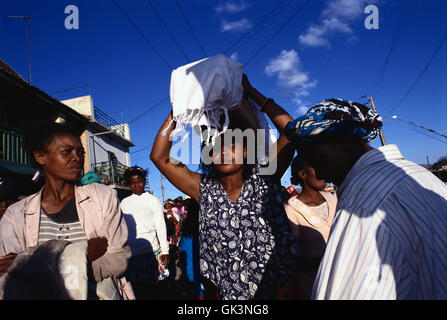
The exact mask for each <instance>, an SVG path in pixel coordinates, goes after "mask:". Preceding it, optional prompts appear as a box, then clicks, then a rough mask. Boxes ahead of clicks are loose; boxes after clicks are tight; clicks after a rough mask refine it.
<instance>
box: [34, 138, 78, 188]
mask: <svg viewBox="0 0 447 320" xmlns="http://www.w3.org/2000/svg"><path fill="white" fill-rule="evenodd" d="M84 155H85V151H84V148H83V147H82V144H81V140H80V139H79V137H75V136H72V135H70V134H59V135H56V136H54V137H53V139H52V140H51V141H50V142H49V143H48V145H47V146H46V150H45V151H35V152H34V157H35V159H36V161H37V162H38V163H39V164H40V165H41V166H42V168H43V171H44V172H45V176H47V177H51V178H56V179H59V180H64V181H69V182H75V181H78V180H79V176H80V175H81V172H82V169H83V168H84Z"/></svg>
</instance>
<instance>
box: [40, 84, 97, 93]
mask: <svg viewBox="0 0 447 320" xmlns="http://www.w3.org/2000/svg"><path fill="white" fill-rule="evenodd" d="M85 87H88V88H89V92H90V84H84V85H82V86H77V87H73V88H68V89H62V90H58V91H53V92H49V94H55V93H61V92H66V91H71V90H74V89H79V88H85Z"/></svg>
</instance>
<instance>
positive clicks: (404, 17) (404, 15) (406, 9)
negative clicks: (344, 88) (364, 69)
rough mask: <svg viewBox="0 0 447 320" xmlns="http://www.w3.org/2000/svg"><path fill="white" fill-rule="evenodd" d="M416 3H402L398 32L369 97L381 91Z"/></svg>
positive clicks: (394, 36)
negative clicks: (392, 55)
mask: <svg viewBox="0 0 447 320" xmlns="http://www.w3.org/2000/svg"><path fill="white" fill-rule="evenodd" d="M416 1H417V0H414V1H413V2H410V1H404V2H402V10H401V13H400V17H399V20H398V23H397V27H396V31H395V33H394V35H393V38H392V41H391V46H390V48H389V50H388V54H387V56H386V57H385V61H384V63H383V64H382V67H381V68H380V71H379V72H378V74H377V77H376V78H375V80H374V82H373V84H372V86H371V88H370V90H369V91H368V92H370V94H369V95H375V94H376V93H377V91H378V90H379V87H380V84H381V83H382V81H383V77H384V75H385V70H386V67H387V66H388V62H389V60H390V58H391V54H392V53H393V51H394V49H395V47H396V45H397V43H398V42H399V39H400V37H401V36H402V33H403V30H404V29H405V26H406V25H407V23H408V21H409V19H410V17H411V15H412V14H413V12H414V9H415V6H416Z"/></svg>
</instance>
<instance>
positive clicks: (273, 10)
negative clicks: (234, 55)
mask: <svg viewBox="0 0 447 320" xmlns="http://www.w3.org/2000/svg"><path fill="white" fill-rule="evenodd" d="M176 1H177V0H176ZM286 1H287V0H282V1H281V2H280V3H279V4H278V5H276V7H274V8H273V9H272V10H271V11H270V12H269V13H267V14H266V15H265V16H264V17H263V18H262V19H261V20H259V21H258V23H256V25H255V26H254V27H253V28H251V29H250V30H249V31H248V32H247V33H246V34H244V35H243V36H242V37H241V38H239V39H238V40H237V41H236V42H235V43H233V44H232V45H231V46H230V47H228V48H227V49H226V50H225V51H224V52H223V53H225V54H227V53H228V52H229V51H230V50H231V49H232V48H234V47H235V46H236V45H237V44H238V43H239V42H241V41H242V40H243V39H245V38H246V37H247V36H248V35H249V34H250V33H252V32H253V31H254V30H255V29H256V28H257V27H258V26H260V25H261V24H262V23H263V22H264V21H265V20H266V19H268V18H269V17H270V16H271V15H272V14H273V13H274V12H275V11H276V10H277V9H278V8H279V7H280V6H282V5H283V4H284V3H285V2H286Z"/></svg>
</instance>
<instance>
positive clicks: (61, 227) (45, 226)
mask: <svg viewBox="0 0 447 320" xmlns="http://www.w3.org/2000/svg"><path fill="white" fill-rule="evenodd" d="M50 216H51V218H50ZM48 240H66V241H70V242H79V241H83V240H87V237H86V235H85V232H84V229H83V228H82V226H81V223H80V222H79V217H78V214H77V212H76V204H75V199H74V197H73V199H71V200H70V201H69V202H68V203H67V204H66V205H65V206H64V208H62V210H61V211H60V212H59V213H57V214H54V215H47V214H46V213H45V211H44V210H43V208H42V209H41V210H40V225H39V242H38V245H41V244H42V243H44V242H46V241H48Z"/></svg>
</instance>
